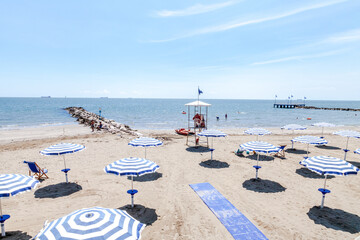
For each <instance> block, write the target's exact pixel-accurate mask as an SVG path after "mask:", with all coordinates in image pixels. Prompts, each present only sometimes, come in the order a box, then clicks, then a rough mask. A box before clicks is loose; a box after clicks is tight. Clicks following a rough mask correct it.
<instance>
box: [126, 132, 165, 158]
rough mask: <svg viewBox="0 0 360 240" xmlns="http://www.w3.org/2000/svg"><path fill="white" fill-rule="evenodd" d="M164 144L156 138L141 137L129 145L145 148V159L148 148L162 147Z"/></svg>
mask: <svg viewBox="0 0 360 240" xmlns="http://www.w3.org/2000/svg"><path fill="white" fill-rule="evenodd" d="M162 144H163V142H162V141H160V140H158V139H156V138H149V137H140V138H136V139H134V140H132V141H130V142H129V143H128V145H130V146H133V147H143V148H145V158H146V148H147V147H156V146H160V145H162Z"/></svg>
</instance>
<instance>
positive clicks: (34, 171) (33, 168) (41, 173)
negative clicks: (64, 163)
mask: <svg viewBox="0 0 360 240" xmlns="http://www.w3.org/2000/svg"><path fill="white" fill-rule="evenodd" d="M24 163H26V164H27V165H28V167H29V176H35V178H37V179H38V180H40V179H41V178H45V179H47V178H49V177H48V176H47V175H46V173H47V172H48V170H47V169H45V168H40V167H39V165H37V163H36V162H27V161H24Z"/></svg>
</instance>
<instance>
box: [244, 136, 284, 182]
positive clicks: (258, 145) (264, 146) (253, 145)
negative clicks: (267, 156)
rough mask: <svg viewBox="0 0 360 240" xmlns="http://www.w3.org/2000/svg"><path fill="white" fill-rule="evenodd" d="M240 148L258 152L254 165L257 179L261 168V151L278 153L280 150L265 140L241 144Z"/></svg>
mask: <svg viewBox="0 0 360 240" xmlns="http://www.w3.org/2000/svg"><path fill="white" fill-rule="evenodd" d="M240 149H243V150H247V151H250V152H256V153H257V161H256V166H253V167H254V168H255V169H256V179H257V178H258V170H259V169H260V168H261V166H259V153H277V152H279V151H280V148H279V147H276V146H274V145H272V144H270V143H267V142H263V141H251V142H247V143H243V144H241V145H240Z"/></svg>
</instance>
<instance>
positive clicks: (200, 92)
mask: <svg viewBox="0 0 360 240" xmlns="http://www.w3.org/2000/svg"><path fill="white" fill-rule="evenodd" d="M198 92H199V95H200V94H202V93H203V91H201V90H200V88H199V87H198Z"/></svg>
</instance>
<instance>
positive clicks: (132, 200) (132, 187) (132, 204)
mask: <svg viewBox="0 0 360 240" xmlns="http://www.w3.org/2000/svg"><path fill="white" fill-rule="evenodd" d="M145 149H146V148H145ZM145 151H146V150H145ZM133 180H134V176H133V175H131V191H132V192H133V191H134V183H133ZM131 207H132V208H133V207H134V194H131Z"/></svg>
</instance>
